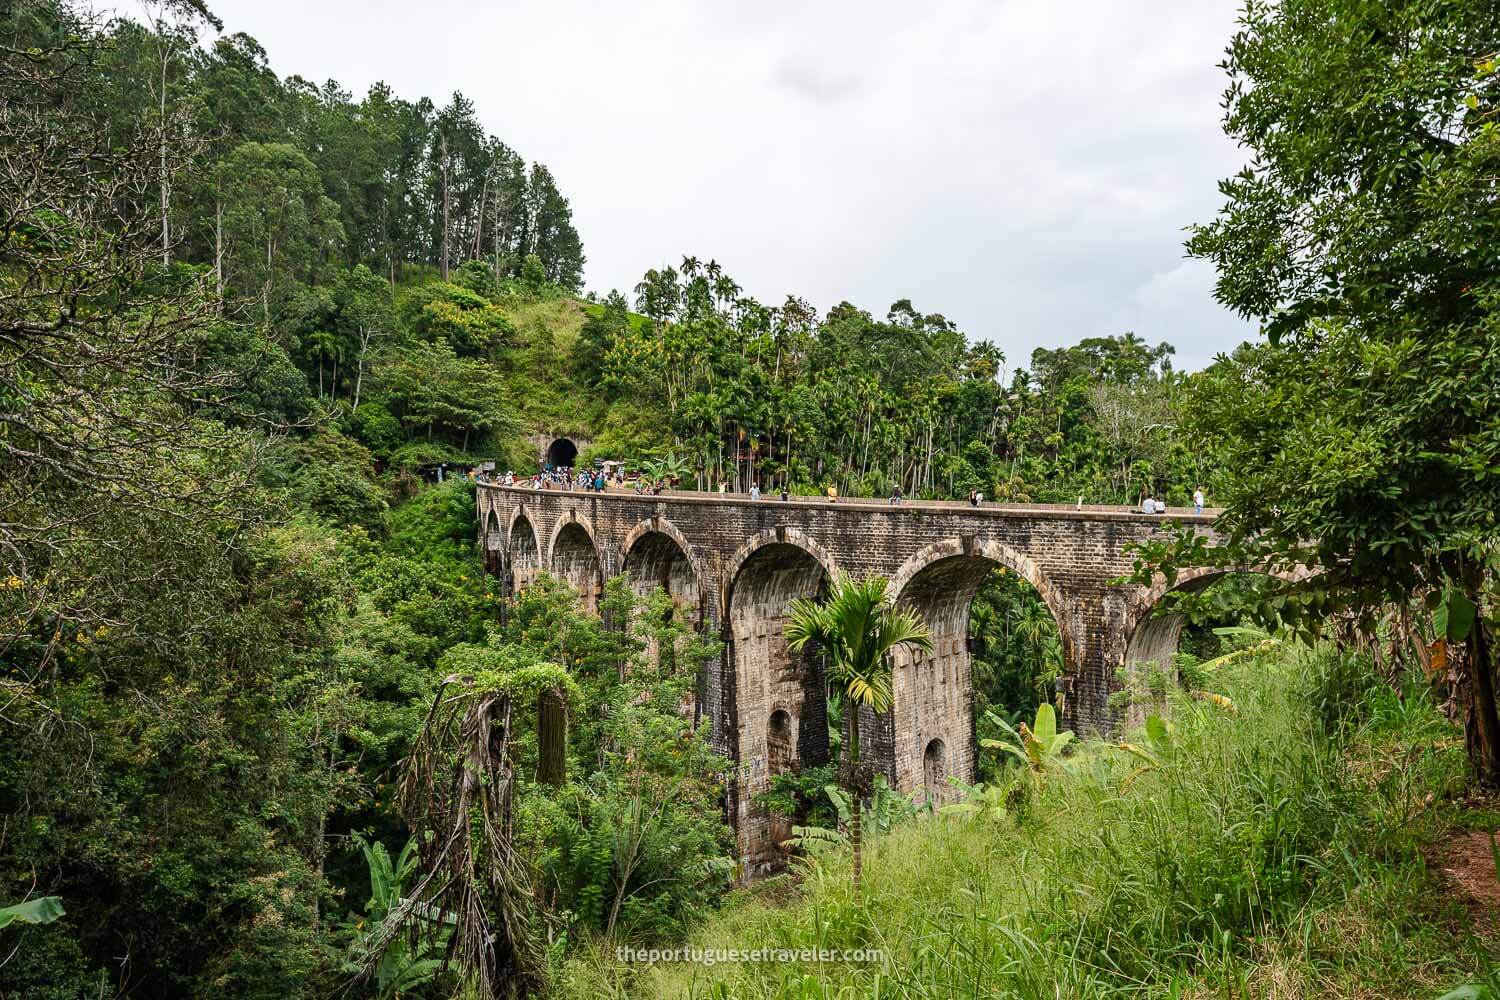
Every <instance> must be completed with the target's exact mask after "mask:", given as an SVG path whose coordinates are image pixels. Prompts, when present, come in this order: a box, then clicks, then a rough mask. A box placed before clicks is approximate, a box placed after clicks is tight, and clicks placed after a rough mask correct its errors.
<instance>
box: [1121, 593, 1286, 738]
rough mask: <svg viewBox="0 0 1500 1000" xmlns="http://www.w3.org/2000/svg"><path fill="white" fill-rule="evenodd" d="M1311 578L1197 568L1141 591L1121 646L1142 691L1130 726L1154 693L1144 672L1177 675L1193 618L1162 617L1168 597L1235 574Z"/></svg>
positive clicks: (1129, 614) (1129, 612)
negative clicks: (1177, 660) (1144, 700)
mask: <svg viewBox="0 0 1500 1000" xmlns="http://www.w3.org/2000/svg"><path fill="white" fill-rule="evenodd" d="M1307 575H1308V574H1307V573H1306V571H1303V570H1290V571H1288V570H1279V569H1269V568H1267V567H1258V566H1194V567H1191V568H1188V569H1184V570H1182V571H1180V572H1179V573H1178V574H1177V575H1176V577H1175V578H1174V579H1173V580H1172V582H1171V583H1168V582H1167V580H1166V578H1165V577H1159V578H1158V579H1157V580H1155V581H1154V582H1153V583H1152V585H1151V586H1150V587H1147V588H1144V589H1142V590H1141V591H1139V593H1138V594H1137V595H1136V597H1135V599H1134V600H1133V601H1132V602H1131V604H1130V607H1129V609H1128V610H1127V611H1126V614H1125V621H1124V624H1123V627H1122V628H1121V630H1120V633H1119V634H1120V639H1119V642H1120V645H1119V646H1118V647H1117V649H1118V653H1117V656H1118V661H1117V662H1119V663H1120V664H1121V665H1122V666H1123V667H1124V670H1125V675H1126V676H1127V677H1128V678H1130V679H1131V680H1133V681H1134V682H1135V683H1134V684H1132V685H1131V686H1132V687H1133V688H1134V689H1136V697H1135V698H1133V699H1132V703H1131V704H1130V705H1129V707H1128V708H1127V710H1126V714H1125V722H1126V724H1127V725H1140V724H1141V722H1142V721H1144V719H1145V716H1146V709H1145V707H1144V705H1143V704H1137V703H1135V701H1136V698H1139V697H1140V696H1142V695H1143V694H1146V692H1147V691H1149V688H1148V687H1147V686H1146V685H1142V684H1141V682H1140V681H1141V676H1142V674H1143V672H1147V671H1151V670H1153V669H1157V670H1161V671H1165V672H1167V673H1168V674H1174V673H1175V669H1176V668H1175V666H1174V660H1173V658H1174V657H1175V656H1176V654H1177V652H1178V649H1179V647H1180V645H1181V642H1182V631H1183V627H1184V626H1185V625H1186V624H1187V617H1186V616H1185V615H1183V614H1181V613H1179V612H1175V611H1168V612H1167V613H1165V614H1156V613H1155V612H1156V609H1157V605H1158V604H1159V603H1160V602H1161V600H1162V599H1163V598H1164V597H1166V596H1167V595H1168V594H1172V593H1189V594H1191V593H1198V592H1200V591H1204V590H1207V589H1208V588H1209V587H1211V586H1213V585H1214V584H1215V583H1218V582H1219V581H1220V580H1223V579H1225V578H1227V577H1232V576H1262V577H1272V578H1275V579H1278V580H1282V581H1284V582H1287V583H1295V582H1297V581H1298V580H1302V579H1306V577H1307ZM1146 696H1147V700H1150V699H1151V698H1155V697H1156V695H1149V694H1147V695H1146Z"/></svg>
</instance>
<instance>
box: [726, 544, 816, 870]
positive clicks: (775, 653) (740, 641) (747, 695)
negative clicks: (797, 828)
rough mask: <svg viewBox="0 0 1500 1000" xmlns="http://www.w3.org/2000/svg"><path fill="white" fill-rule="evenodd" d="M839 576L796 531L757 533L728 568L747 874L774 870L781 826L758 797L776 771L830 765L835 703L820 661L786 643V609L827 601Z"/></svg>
mask: <svg viewBox="0 0 1500 1000" xmlns="http://www.w3.org/2000/svg"><path fill="white" fill-rule="evenodd" d="M837 572H838V568H837V566H836V564H835V563H834V562H833V560H832V558H831V557H830V556H829V554H828V553H827V552H826V551H825V550H824V549H823V547H822V546H821V545H819V544H817V543H816V542H815V541H813V540H812V539H811V538H808V537H807V536H806V535H805V534H803V533H802V532H801V531H799V530H797V529H795V528H788V527H779V528H774V529H770V530H768V531H763V532H760V533H759V534H757V535H755V536H754V537H753V538H751V539H750V540H749V541H748V542H746V543H745V544H744V545H743V546H741V548H740V550H739V551H738V552H736V553H735V555H734V556H733V557H732V558H731V559H730V560H729V562H728V563H727V566H726V572H725V576H724V580H725V587H724V594H725V597H724V619H723V620H724V622H725V632H726V637H727V638H728V640H729V641H728V652H727V656H726V664H727V665H728V668H729V669H728V671H727V673H728V675H729V677H728V681H729V689H730V691H731V692H732V696H731V698H730V699H729V704H730V706H731V712H732V718H731V719H730V720H727V721H729V723H730V724H729V726H728V729H729V731H730V732H731V733H732V734H733V735H734V737H735V751H736V755H737V757H738V759H739V760H740V761H741V763H742V766H743V770H742V773H743V774H744V775H745V778H744V779H743V780H742V781H740V782H738V783H737V787H736V793H735V800H734V815H735V819H736V823H735V830H736V834H737V836H738V838H739V845H740V856H741V858H742V860H743V861H744V863H745V865H746V867H747V870H750V871H764V870H766V869H768V868H772V867H774V866H776V865H777V864H778V863H780V861H781V860H782V855H781V852H780V850H779V847H778V845H777V843H776V839H775V838H776V835H777V832H778V831H779V829H780V828H781V825H782V824H781V822H780V820H777V821H776V822H774V823H773V821H772V817H771V816H770V815H769V813H768V812H767V811H766V810H765V809H764V808H763V807H761V806H758V805H756V804H755V802H754V800H755V797H756V796H758V795H760V794H761V793H762V792H764V791H766V790H767V789H768V788H770V786H771V779H772V777H773V776H774V774H775V773H784V772H785V771H786V770H789V769H794V768H801V767H812V766H816V765H818V764H822V763H825V762H826V761H827V760H828V702H827V691H826V687H825V685H826V680H825V677H824V672H823V665H822V663H821V661H820V660H819V659H818V658H816V657H815V656H814V655H812V654H811V653H803V654H793V653H792V651H791V649H790V647H789V646H788V645H787V641H786V636H785V628H786V620H787V609H788V606H789V605H790V604H791V602H792V601H793V600H795V599H797V598H816V597H818V596H819V595H820V594H822V593H823V592H824V591H825V590H826V588H827V586H828V583H829V581H830V580H832V579H833V578H834V576H835V575H836V574H837Z"/></svg>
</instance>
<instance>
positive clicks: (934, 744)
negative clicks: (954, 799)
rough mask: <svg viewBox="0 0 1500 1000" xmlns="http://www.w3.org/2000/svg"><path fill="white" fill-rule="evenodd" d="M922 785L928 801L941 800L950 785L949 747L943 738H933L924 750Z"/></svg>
mask: <svg viewBox="0 0 1500 1000" xmlns="http://www.w3.org/2000/svg"><path fill="white" fill-rule="evenodd" d="M922 787H923V788H924V789H925V790H926V792H927V801H928V802H934V803H936V802H941V801H942V800H943V799H944V798H945V797H946V795H945V793H946V792H947V790H948V788H949V785H948V747H947V745H946V744H945V743H943V741H942V740H940V739H938V740H931V741H929V742H928V744H927V749H926V750H924V751H922Z"/></svg>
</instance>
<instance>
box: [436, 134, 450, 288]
mask: <svg viewBox="0 0 1500 1000" xmlns="http://www.w3.org/2000/svg"><path fill="white" fill-rule="evenodd" d="M438 141H439V142H440V143H441V144H442V151H443V152H442V155H443V280H444V281H447V280H448V136H447V135H443V136H440V137H439V140H438Z"/></svg>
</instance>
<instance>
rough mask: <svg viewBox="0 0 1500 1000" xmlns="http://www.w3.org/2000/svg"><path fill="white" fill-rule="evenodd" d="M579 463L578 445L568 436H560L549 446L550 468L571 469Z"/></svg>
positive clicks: (548, 464)
mask: <svg viewBox="0 0 1500 1000" xmlns="http://www.w3.org/2000/svg"><path fill="white" fill-rule="evenodd" d="M577 463H578V446H577V445H576V444H574V443H573V442H572V441H570V440H568V439H567V438H558V439H557V440H556V441H553V442H552V443H551V444H549V445H548V446H547V468H548V469H571V468H573V466H574V465H576V464H577Z"/></svg>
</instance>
